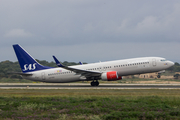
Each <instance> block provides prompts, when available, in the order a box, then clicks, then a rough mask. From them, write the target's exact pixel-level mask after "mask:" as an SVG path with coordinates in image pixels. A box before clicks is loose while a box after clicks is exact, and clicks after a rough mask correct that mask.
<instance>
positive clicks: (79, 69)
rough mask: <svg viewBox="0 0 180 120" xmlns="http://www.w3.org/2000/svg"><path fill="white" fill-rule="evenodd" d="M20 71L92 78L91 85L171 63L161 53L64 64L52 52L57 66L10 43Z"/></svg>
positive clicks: (31, 75) (42, 76)
mask: <svg viewBox="0 0 180 120" xmlns="http://www.w3.org/2000/svg"><path fill="white" fill-rule="evenodd" d="M13 48H14V51H15V53H16V56H17V59H18V61H19V65H20V67H21V70H22V72H21V73H17V74H19V75H21V76H22V77H23V78H25V79H29V80H32V81H41V82H49V83H67V82H76V81H92V82H91V86H98V85H99V82H98V80H106V81H116V80H121V79H122V76H127V75H135V74H142V73H151V72H158V71H162V70H165V69H167V68H169V67H171V66H173V65H174V63H173V62H171V61H168V60H166V59H165V58H161V57H141V58H133V59H124V60H116V61H108V62H99V63H92V64H80V65H75V66H65V65H63V64H62V63H61V62H59V61H58V59H57V58H56V57H55V56H53V58H54V60H55V62H56V64H57V66H58V67H57V68H52V67H47V66H43V65H41V64H39V63H38V62H37V61H36V60H35V59H34V58H33V57H32V56H31V55H30V54H29V53H28V52H26V51H25V50H24V49H23V48H22V47H21V46H20V45H18V44H16V45H13Z"/></svg>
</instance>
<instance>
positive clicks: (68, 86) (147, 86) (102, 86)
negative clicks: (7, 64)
mask: <svg viewBox="0 0 180 120" xmlns="http://www.w3.org/2000/svg"><path fill="white" fill-rule="evenodd" d="M0 89H180V84H100V85H99V86H90V84H88V83H85V84H84V83H83V84H82V83H70V84H68V83H66V84H64V83H61V84H60V83H57V84H55V83H53V84H51V83H50V84H49V83H36V84H35V83H1V84H0Z"/></svg>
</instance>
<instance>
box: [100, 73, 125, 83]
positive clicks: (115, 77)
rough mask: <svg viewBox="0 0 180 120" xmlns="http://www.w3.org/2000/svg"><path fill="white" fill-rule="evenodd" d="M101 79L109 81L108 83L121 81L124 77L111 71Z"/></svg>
mask: <svg viewBox="0 0 180 120" xmlns="http://www.w3.org/2000/svg"><path fill="white" fill-rule="evenodd" d="M101 79H102V80H105V81H106V80H107V81H116V80H121V79H122V77H121V76H118V73H117V72H116V71H110V72H106V73H102V74H101Z"/></svg>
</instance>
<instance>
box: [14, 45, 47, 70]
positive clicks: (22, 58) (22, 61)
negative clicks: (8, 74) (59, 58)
mask: <svg viewBox="0 0 180 120" xmlns="http://www.w3.org/2000/svg"><path fill="white" fill-rule="evenodd" d="M13 48H14V51H15V53H16V57H17V59H18V61H19V65H20V67H21V70H22V72H23V73H26V72H33V71H38V70H44V69H50V68H51V67H46V66H43V65H41V64H39V63H38V62H37V61H36V60H35V59H34V58H33V57H32V56H31V55H30V54H29V53H28V52H26V50H24V49H23V48H22V47H21V46H20V45H18V44H16V45H13Z"/></svg>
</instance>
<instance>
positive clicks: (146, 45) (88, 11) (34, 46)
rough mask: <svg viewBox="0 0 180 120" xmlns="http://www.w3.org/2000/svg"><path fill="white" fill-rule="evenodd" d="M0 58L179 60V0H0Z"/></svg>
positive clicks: (88, 60)
mask: <svg viewBox="0 0 180 120" xmlns="http://www.w3.org/2000/svg"><path fill="white" fill-rule="evenodd" d="M0 18H1V19H0V62H1V61H5V60H10V61H13V62H15V61H17V58H16V56H15V53H14V50H13V48H12V45H13V44H20V45H21V46H22V47H23V48H24V49H26V51H28V53H29V54H31V56H33V57H34V58H35V59H38V60H47V61H49V62H51V61H53V58H52V55H55V56H56V57H57V58H58V59H59V60H60V61H62V62H63V61H69V62H79V61H82V62H87V63H94V62H99V61H110V60H119V59H126V58H135V57H150V56H155V57H164V58H166V59H168V60H171V61H173V62H178V63H180V56H179V55H180V54H179V53H180V1H179V0H1V1H0Z"/></svg>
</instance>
